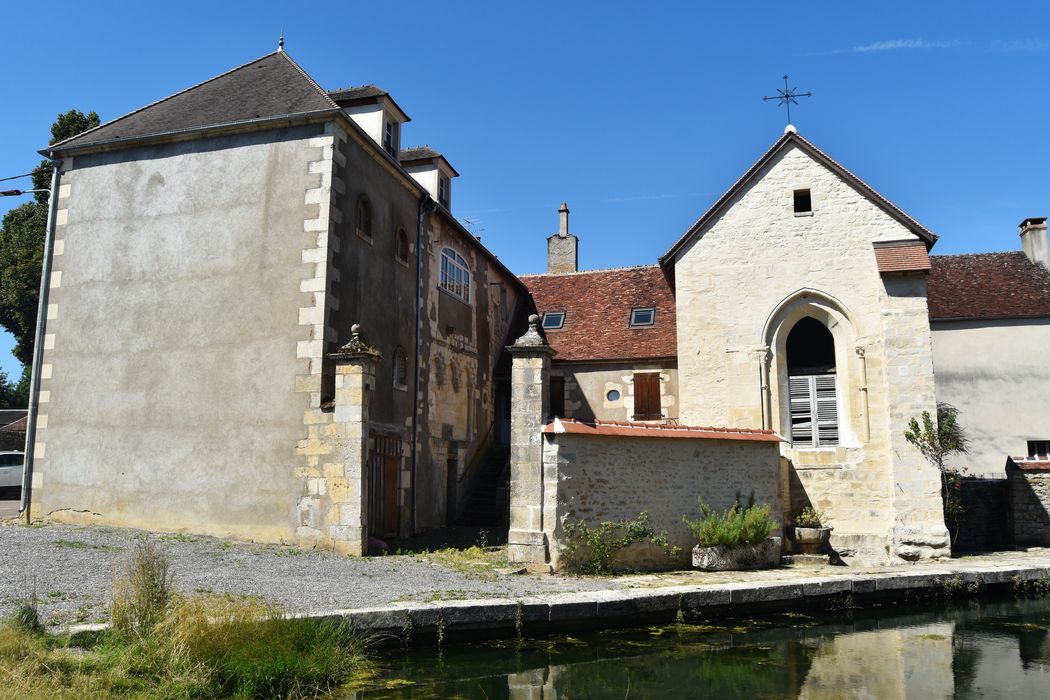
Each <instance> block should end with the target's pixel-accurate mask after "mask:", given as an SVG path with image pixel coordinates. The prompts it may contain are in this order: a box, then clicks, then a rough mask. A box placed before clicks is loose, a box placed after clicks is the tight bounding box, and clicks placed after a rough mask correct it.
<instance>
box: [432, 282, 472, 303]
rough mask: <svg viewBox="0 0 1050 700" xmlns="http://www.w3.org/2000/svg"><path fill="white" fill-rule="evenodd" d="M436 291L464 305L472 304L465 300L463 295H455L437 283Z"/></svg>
mask: <svg viewBox="0 0 1050 700" xmlns="http://www.w3.org/2000/svg"><path fill="white" fill-rule="evenodd" d="M438 291H439V292H441V293H442V294H444V295H445V296H447V297H449V298H450V299H455V300H456V301H458V302H459V303H460V304H463V305H464V306H472V304H471V303H470V302H469V301H467V300H465V299H464V298H463V297H460V296H456V295H455V294H453V293H452V292H450V291H448V290H447V289H445V288H444V287H442V286H440V285H438Z"/></svg>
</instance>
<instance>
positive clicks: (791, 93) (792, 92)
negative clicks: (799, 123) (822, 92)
mask: <svg viewBox="0 0 1050 700" xmlns="http://www.w3.org/2000/svg"><path fill="white" fill-rule="evenodd" d="M796 90H798V88H793V87H788V76H786V75H785V76H784V89H783V90H781V89H780V88H777V93H778V94H776V95H773V96H772V97H763V98H762V101H763V102H768V101H769V100H776V101H777V107H779V106H780V105H786V106H787V118H788V124H791V104H792V103H794V104H798V101H797V100H795V98H796V97H813V93H812V92H796Z"/></svg>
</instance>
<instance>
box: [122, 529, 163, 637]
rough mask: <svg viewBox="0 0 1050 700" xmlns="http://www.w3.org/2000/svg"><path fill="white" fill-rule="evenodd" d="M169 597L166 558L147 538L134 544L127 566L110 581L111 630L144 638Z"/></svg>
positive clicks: (154, 623)
mask: <svg viewBox="0 0 1050 700" xmlns="http://www.w3.org/2000/svg"><path fill="white" fill-rule="evenodd" d="M170 597H171V576H170V573H169V564H168V558H167V557H166V556H165V555H164V553H163V552H161V551H160V549H158V548H157V547H156V545H154V544H153V543H152V542H150V541H149V540H145V541H140V542H138V543H136V545H135V550H134V551H133V552H132V554H131V558H130V560H129V562H128V566H127V569H126V570H125V571H123V572H122V573H120V574H118V575H117V577H116V578H115V579H114V581H113V610H112V621H113V631H114V632H116V633H117V634H118V635H121V636H123V637H127V638H144V637H146V636H147V635H148V634H149V633H150V632H151V631H152V630H153V627H154V626H155V625H156V624H157V623H158V622H159V621H160V620H161V618H162V617H163V616H164V614H165V612H166V611H167V607H168V601H169V599H170Z"/></svg>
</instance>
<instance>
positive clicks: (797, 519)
mask: <svg viewBox="0 0 1050 700" xmlns="http://www.w3.org/2000/svg"><path fill="white" fill-rule="evenodd" d="M826 519H827V517H826V516H825V515H824V514H823V513H821V512H820V511H819V510H816V509H814V508H812V507H810V506H806V507H805V508H803V509H802V510H800V511H797V512H796V513H795V515H794V516H793V517H792V518H791V520H792V522H793V523H794V527H793V528H791V539H793V540H794V542H795V544H796V545H798V547H799V549H801V550H802V553H803V554H822V553H823V551H824V549H825V548H826V547H827V544H828V540H829V539H831V531H832V530H833V529H834V528H831V527H826V526H825V525H824V522H825V521H826Z"/></svg>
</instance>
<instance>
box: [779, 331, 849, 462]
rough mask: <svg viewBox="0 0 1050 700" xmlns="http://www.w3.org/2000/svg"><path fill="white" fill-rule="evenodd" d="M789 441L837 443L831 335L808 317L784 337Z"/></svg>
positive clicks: (802, 444)
mask: <svg viewBox="0 0 1050 700" xmlns="http://www.w3.org/2000/svg"><path fill="white" fill-rule="evenodd" d="M787 368H788V393H789V396H790V400H791V442H792V443H793V444H795V445H796V446H798V447H828V446H833V445H838V444H839V415H838V391H837V383H838V378H837V376H836V371H835V338H834V336H832V334H831V331H829V330H828V328H827V326H825V325H824V324H823V323H821V322H820V321H818V320H817V319H815V318H813V317H811V316H805V317H803V318H801V319H799V321H798V323H796V324H795V326H794V327H793V328H792V329H791V332H790V333H789V334H788V337H787Z"/></svg>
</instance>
